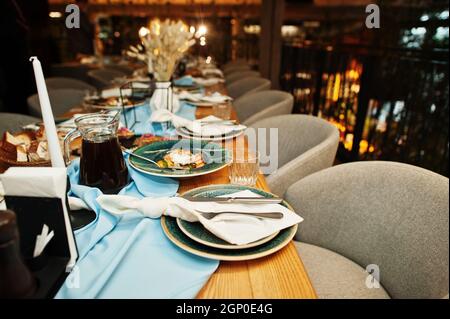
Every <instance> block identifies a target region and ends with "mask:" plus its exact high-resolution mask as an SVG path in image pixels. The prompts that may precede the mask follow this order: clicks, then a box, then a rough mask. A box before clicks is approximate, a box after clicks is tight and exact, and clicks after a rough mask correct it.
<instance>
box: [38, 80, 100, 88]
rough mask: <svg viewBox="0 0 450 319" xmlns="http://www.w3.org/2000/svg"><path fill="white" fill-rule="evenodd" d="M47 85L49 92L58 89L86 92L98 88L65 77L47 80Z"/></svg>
mask: <svg viewBox="0 0 450 319" xmlns="http://www.w3.org/2000/svg"><path fill="white" fill-rule="evenodd" d="M45 83H46V84H47V88H48V89H49V90H56V89H75V90H85V91H94V90H96V88H95V87H94V86H92V85H90V84H88V83H86V82H83V81H80V80H77V79H71V78H65V77H52V78H47V79H46V80H45Z"/></svg>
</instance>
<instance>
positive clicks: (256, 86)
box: [227, 77, 272, 99]
mask: <svg viewBox="0 0 450 319" xmlns="http://www.w3.org/2000/svg"><path fill="white" fill-rule="evenodd" d="M271 85H272V84H271V82H270V81H269V80H267V79H264V78H258V77H249V78H245V79H241V80H239V81H236V82H234V83H232V84H230V85H227V91H228V95H229V96H231V97H232V98H234V99H237V98H238V97H241V96H243V95H244V94H248V93H253V92H258V91H266V90H270V86H271Z"/></svg>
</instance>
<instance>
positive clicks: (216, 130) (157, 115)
mask: <svg viewBox="0 0 450 319" xmlns="http://www.w3.org/2000/svg"><path fill="white" fill-rule="evenodd" d="M150 121H151V122H169V121H171V122H172V124H173V126H175V127H176V128H180V127H185V128H187V129H188V130H189V131H191V132H193V133H195V134H196V135H199V136H218V135H225V134H229V133H231V132H234V131H243V130H245V129H246V128H247V127H246V126H245V125H226V124H220V123H217V122H220V121H223V120H222V119H220V118H218V117H216V116H213V115H210V116H207V117H205V118H202V119H199V120H195V121H191V120H188V119H185V118H183V117H181V116H178V115H175V114H173V113H171V112H169V111H168V110H156V111H154V112H153V113H152V115H151V117H150ZM208 122H211V124H205V123H208Z"/></svg>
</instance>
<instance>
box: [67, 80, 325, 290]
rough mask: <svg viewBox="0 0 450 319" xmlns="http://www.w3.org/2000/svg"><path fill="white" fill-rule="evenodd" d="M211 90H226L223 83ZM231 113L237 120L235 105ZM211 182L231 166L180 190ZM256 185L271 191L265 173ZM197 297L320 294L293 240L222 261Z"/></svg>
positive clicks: (223, 179) (224, 180)
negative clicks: (263, 253)
mask: <svg viewBox="0 0 450 319" xmlns="http://www.w3.org/2000/svg"><path fill="white" fill-rule="evenodd" d="M209 90H212V91H220V92H222V93H226V91H225V87H224V86H223V85H219V86H214V87H211V88H210V89H209ZM77 111H79V110H77ZM71 113H74V112H71ZM75 113H76V112H75ZM211 114H212V109H211V108H197V112H196V117H197V118H203V117H205V116H208V115H211ZM231 117H232V119H235V120H237V115H236V112H235V110H234V109H233V110H232V115H231ZM240 138H243V137H240ZM211 184H216V185H217V184H229V179H228V169H227V168H225V169H222V170H220V171H218V172H215V173H212V174H209V175H204V176H198V177H195V178H192V179H186V180H181V182H180V189H179V192H180V193H183V192H186V191H188V190H190V189H194V188H197V187H202V186H207V185H211ZM256 187H257V188H259V189H262V190H265V191H268V192H270V189H269V187H268V185H267V183H266V181H265V178H264V175H262V174H260V175H259V177H258V181H257V184H256ZM197 298H199V299H315V298H317V296H316V293H315V291H314V288H313V287H312V284H311V281H310V280H309V277H308V275H307V273H306V270H305V267H304V266H303V263H302V261H301V259H300V257H299V256H298V254H297V250H296V248H295V246H294V243H293V242H291V243H289V244H288V245H287V246H286V247H284V248H283V249H281V250H280V251H278V252H276V253H274V254H272V255H270V256H266V257H263V258H259V259H255V260H250V261H239V262H236V261H234V262H229V261H222V262H221V263H220V265H219V267H218V269H217V270H216V271H215V272H214V274H213V275H212V276H211V278H210V279H209V281H208V282H207V283H206V285H205V286H204V287H203V288H202V290H201V291H200V292H199V293H198V295H197Z"/></svg>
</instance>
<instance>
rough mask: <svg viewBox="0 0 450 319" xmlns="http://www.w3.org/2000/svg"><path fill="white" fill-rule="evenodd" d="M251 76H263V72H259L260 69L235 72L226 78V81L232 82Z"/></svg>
mask: <svg viewBox="0 0 450 319" xmlns="http://www.w3.org/2000/svg"><path fill="white" fill-rule="evenodd" d="M249 77H254V78H255V77H256V78H257V77H261V73H259V72H258V71H242V72H239V71H238V72H233V73H231V74H230V75H228V76H227V77H226V78H225V81H226V83H227V84H231V83H233V82H236V81H239V80H240V79H243V78H249Z"/></svg>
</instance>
